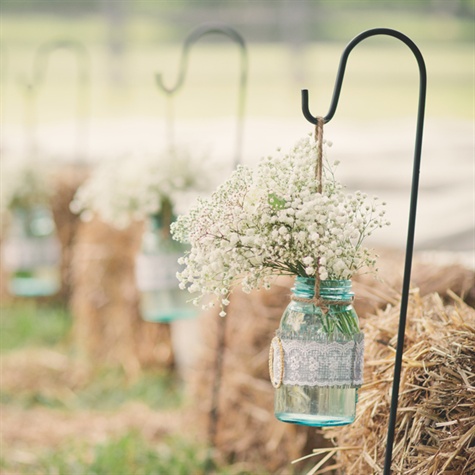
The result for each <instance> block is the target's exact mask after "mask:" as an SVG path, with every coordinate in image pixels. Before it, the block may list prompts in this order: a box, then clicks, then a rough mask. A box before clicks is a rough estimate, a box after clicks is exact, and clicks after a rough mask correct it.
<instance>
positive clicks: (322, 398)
mask: <svg viewBox="0 0 475 475" xmlns="http://www.w3.org/2000/svg"><path fill="white" fill-rule="evenodd" d="M316 140H317V144H318V154H317V165H316V170H315V177H316V180H317V192H319V193H322V168H323V166H322V144H323V119H321V118H319V119H318V121H317V127H316ZM319 262H320V258H317V263H318V264H317V270H316V273H315V275H316V277H303V276H297V277H296V279H295V285H294V287H293V289H292V299H291V302H290V304H289V305H288V306H287V308H286V309H285V311H284V314H283V316H282V319H281V322H280V326H279V329H278V330H277V332H276V336H275V337H274V339H273V340H272V343H271V347H270V352H269V373H270V378H271V382H272V384H273V386H274V387H275V397H274V412H275V415H276V417H277V419H279V420H281V421H283V422H290V423H295V424H302V425H308V426H316V427H326V426H340V425H345V424H350V423H352V422H353V421H354V419H355V415H356V402H357V399H358V388H359V387H360V386H361V384H362V382H363V350H364V335H363V334H362V333H361V332H360V329H359V323H358V316H357V314H356V312H355V310H354V308H353V305H352V302H353V297H354V294H353V292H352V291H351V281H350V280H320V277H319V272H318V267H319Z"/></svg>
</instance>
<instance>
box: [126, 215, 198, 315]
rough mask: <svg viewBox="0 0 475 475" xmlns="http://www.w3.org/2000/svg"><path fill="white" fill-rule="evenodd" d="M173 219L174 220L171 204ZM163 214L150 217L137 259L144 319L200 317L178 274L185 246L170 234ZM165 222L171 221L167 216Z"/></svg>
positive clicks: (141, 308) (136, 274) (138, 281)
mask: <svg viewBox="0 0 475 475" xmlns="http://www.w3.org/2000/svg"><path fill="white" fill-rule="evenodd" d="M169 209H170V219H171V207H170V206H169ZM163 221H164V219H163V216H162V215H161V214H157V215H152V216H150V217H149V218H148V219H147V221H146V223H145V230H144V234H143V237H142V247H141V251H140V252H139V254H138V255H137V257H136V260H135V278H136V284H137V289H138V291H139V294H140V311H141V314H142V318H143V319H144V320H147V321H150V322H156V323H170V322H172V321H174V320H180V319H188V318H193V317H195V316H196V314H197V311H196V307H195V306H194V305H193V304H192V303H191V302H189V300H190V294H189V293H188V292H187V291H186V290H182V289H180V288H179V282H178V279H177V277H176V273H177V272H178V271H179V270H181V266H180V265H179V264H178V259H179V258H180V257H181V256H183V254H184V252H185V247H184V245H183V244H181V243H179V242H177V241H175V240H173V239H172V237H171V236H170V232H169V222H168V223H167V222H165V223H164V222H163ZM165 221H169V220H168V219H165Z"/></svg>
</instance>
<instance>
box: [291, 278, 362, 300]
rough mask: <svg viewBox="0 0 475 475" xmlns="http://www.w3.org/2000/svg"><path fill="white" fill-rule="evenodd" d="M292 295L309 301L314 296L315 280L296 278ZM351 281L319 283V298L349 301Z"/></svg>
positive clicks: (351, 293) (351, 294)
mask: <svg viewBox="0 0 475 475" xmlns="http://www.w3.org/2000/svg"><path fill="white" fill-rule="evenodd" d="M292 293H293V294H294V295H295V296H296V297H301V298H306V299H311V298H313V297H314V295H315V278H314V277H301V276H297V277H296V279H295V283H294V287H293V288H292ZM353 296H354V293H353V292H352V291H351V280H346V279H341V280H322V281H320V297H321V298H323V299H325V300H351V298H352V297H353Z"/></svg>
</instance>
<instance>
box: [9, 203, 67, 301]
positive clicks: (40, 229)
mask: <svg viewBox="0 0 475 475" xmlns="http://www.w3.org/2000/svg"><path fill="white" fill-rule="evenodd" d="M2 259H3V265H4V266H5V269H7V271H8V272H9V273H10V278H9V282H8V285H9V291H10V292H11V293H12V295H17V296H21V297H45V296H51V295H54V294H56V293H57V292H58V291H59V289H60V284H61V282H60V261H61V245H60V242H59V240H58V237H57V233H56V227H55V224H54V220H53V216H52V213H51V211H50V210H49V208H47V207H44V206H41V205H37V206H29V207H15V208H14V209H13V210H12V213H11V222H10V223H9V228H8V233H7V236H6V239H5V241H4V243H3V246H2Z"/></svg>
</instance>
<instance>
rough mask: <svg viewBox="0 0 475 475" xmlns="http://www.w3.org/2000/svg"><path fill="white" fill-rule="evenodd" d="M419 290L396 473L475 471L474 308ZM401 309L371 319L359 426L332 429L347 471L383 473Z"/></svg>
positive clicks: (413, 303) (409, 335)
mask: <svg viewBox="0 0 475 475" xmlns="http://www.w3.org/2000/svg"><path fill="white" fill-rule="evenodd" d="M452 296H453V297H454V298H455V300H454V301H453V302H452V303H451V304H449V305H444V301H443V300H442V298H441V297H440V296H439V295H438V294H436V293H434V294H430V295H427V296H425V297H421V296H420V294H419V293H417V292H414V293H413V294H412V295H411V298H410V302H409V307H408V321H407V330H406V339H405V351H404V359H403V370H402V375H401V386H400V396H399V405H398V419H397V423H396V435H395V443H394V452H393V463H392V470H393V471H392V473H394V474H401V475H402V474H404V475H412V474H426V475H439V474H442V473H443V474H452V475H455V474H457V475H461V474H466V475H468V474H473V473H475V310H474V309H473V308H471V307H469V306H468V305H466V304H465V303H464V302H463V301H462V300H461V299H458V298H456V297H455V296H454V294H452ZM398 322H399V308H398V306H396V307H394V306H391V305H390V306H388V308H387V309H386V310H384V311H379V312H378V314H377V315H376V316H374V317H372V318H368V319H367V320H366V321H365V325H364V331H365V334H366V348H365V358H366V362H365V381H366V384H365V385H364V386H363V387H362V388H361V390H360V397H359V403H358V409H357V419H356V421H355V422H354V423H353V424H352V425H350V426H347V427H345V428H341V429H332V430H330V431H328V432H326V435H327V437H329V438H334V440H335V443H336V445H337V446H338V447H346V448H350V447H356V449H351V450H339V451H337V454H338V462H339V465H340V466H341V473H348V474H350V473H351V474H381V473H382V467H383V465H384V455H385V447H386V436H387V426H388V420H389V409H390V395H391V390H392V380H393V372H394V354H395V349H394V348H395V344H396V340H397V329H398Z"/></svg>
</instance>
